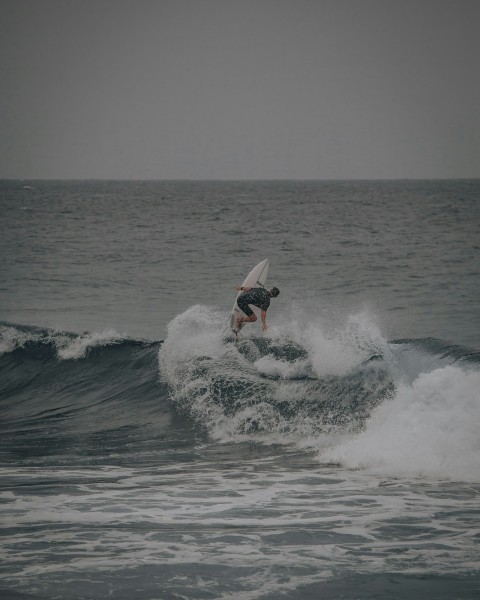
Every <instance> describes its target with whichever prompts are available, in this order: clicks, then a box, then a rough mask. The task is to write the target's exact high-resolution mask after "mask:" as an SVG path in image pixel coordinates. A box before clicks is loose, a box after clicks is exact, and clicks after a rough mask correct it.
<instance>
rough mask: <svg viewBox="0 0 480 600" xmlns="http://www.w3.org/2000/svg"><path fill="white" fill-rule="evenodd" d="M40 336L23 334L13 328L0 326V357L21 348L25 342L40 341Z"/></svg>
mask: <svg viewBox="0 0 480 600" xmlns="http://www.w3.org/2000/svg"><path fill="white" fill-rule="evenodd" d="M41 337H42V336H41V335H39V334H37V333H34V332H24V331H21V330H19V329H16V328H15V327H8V326H6V325H2V326H0V355H2V354H8V353H9V352H13V351H14V350H16V349H17V348H23V347H24V346H25V344H26V343H27V342H33V341H37V340H39V339H41Z"/></svg>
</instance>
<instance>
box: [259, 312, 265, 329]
mask: <svg viewBox="0 0 480 600" xmlns="http://www.w3.org/2000/svg"><path fill="white" fill-rule="evenodd" d="M260 316H261V317H262V331H266V330H267V311H266V310H262V312H261V313H260Z"/></svg>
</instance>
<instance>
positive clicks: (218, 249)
mask: <svg viewBox="0 0 480 600" xmlns="http://www.w3.org/2000/svg"><path fill="white" fill-rule="evenodd" d="M0 228H1V231H0V250H1V256H2V260H1V261H0V473H1V479H0V540H1V544H0V598H1V599H2V600H10V599H12V600H13V599H16V600H22V599H23V600H27V599H30V600H47V599H48V600H54V599H62V600H64V599H65V600H77V599H78V600H80V599H84V600H97V599H98V600H100V599H102V600H103V599H105V598H113V599H115V600H116V599H120V600H131V599H133V598H135V599H136V600H147V599H148V600H197V599H218V600H230V599H232V600H256V599H265V600H277V599H279V598H285V599H286V600H289V599H290V600H294V599H295V600H297V599H299V600H300V599H312V600H313V599H315V600H316V599H322V600H334V599H335V600H336V599H339V598H342V599H347V600H349V599H351V600H354V599H368V600H373V599H378V600H384V599H386V600H388V599H395V600H396V599H398V600H400V599H407V598H408V599H412V598H422V599H424V598H428V599H429V600H435V599H442V600H447V599H448V600H450V599H472V600H473V599H476V598H479V597H480V434H479V431H480V310H479V309H480V300H479V299H480V284H479V282H480V278H479V265H480V261H479V255H480V235H479V234H480V180H455V181H453V180H436V181H411V180H404V181H304V182H300V181H253V182H248V181H244V182H240V181H239V182H228V181H223V182H222V181H217V182H209V181H158V182H155V181H13V180H8V181H7V180H5V181H0ZM264 258H270V272H269V278H268V281H267V286H268V285H275V286H277V287H278V288H279V289H280V296H279V297H278V298H274V299H272V302H271V306H270V309H269V311H268V314H267V324H268V329H267V331H266V332H265V333H262V330H261V327H260V322H259V321H258V322H257V323H255V324H249V325H246V326H245V327H244V329H243V330H242V334H241V336H240V337H239V339H238V340H234V339H233V338H232V337H231V336H229V335H228V331H227V328H226V326H227V323H228V320H229V315H230V311H231V309H232V305H233V302H234V299H235V296H236V292H235V286H237V285H240V284H241V283H242V281H243V279H244V278H245V276H246V274H247V273H248V272H249V271H250V269H251V268H252V267H253V266H254V265H255V264H257V263H258V262H260V260H262V259H264Z"/></svg>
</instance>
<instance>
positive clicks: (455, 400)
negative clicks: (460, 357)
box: [321, 366, 480, 481]
mask: <svg viewBox="0 0 480 600" xmlns="http://www.w3.org/2000/svg"><path fill="white" fill-rule="evenodd" d="M479 391H480V373H478V372H475V371H467V370H464V369H462V368H460V367H456V366H446V367H442V368H438V369H435V370H433V371H431V372H429V373H422V374H421V375H419V376H418V377H417V378H416V379H415V380H414V381H413V383H412V384H408V383H400V384H399V385H398V388H397V391H396V394H395V396H394V397H393V399H391V400H389V401H385V402H384V403H383V404H382V405H381V406H379V407H378V408H377V409H376V410H375V411H374V412H373V414H372V416H371V419H370V420H369V421H368V423H367V425H366V429H365V431H363V432H362V433H360V434H359V435H356V436H354V437H349V438H348V439H344V440H343V441H342V442H340V443H339V444H338V446H336V447H334V448H333V449H331V450H330V451H327V452H325V451H322V453H321V457H322V460H328V461H334V462H339V463H341V464H343V465H345V466H348V467H353V468H365V469H368V470H370V471H373V472H377V473H384V474H389V475H394V476H419V477H435V478H446V479H453V480H466V481H470V480H473V481H480V438H479V436H478V431H479V430H480V393H479Z"/></svg>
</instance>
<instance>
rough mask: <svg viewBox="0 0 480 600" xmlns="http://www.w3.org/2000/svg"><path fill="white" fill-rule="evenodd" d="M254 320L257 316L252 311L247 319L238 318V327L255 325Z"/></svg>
mask: <svg viewBox="0 0 480 600" xmlns="http://www.w3.org/2000/svg"><path fill="white" fill-rule="evenodd" d="M256 320H257V315H256V314H255V313H254V312H253V311H252V314H251V315H250V316H249V317H240V319H239V320H238V325H240V323H255V321H256Z"/></svg>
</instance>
